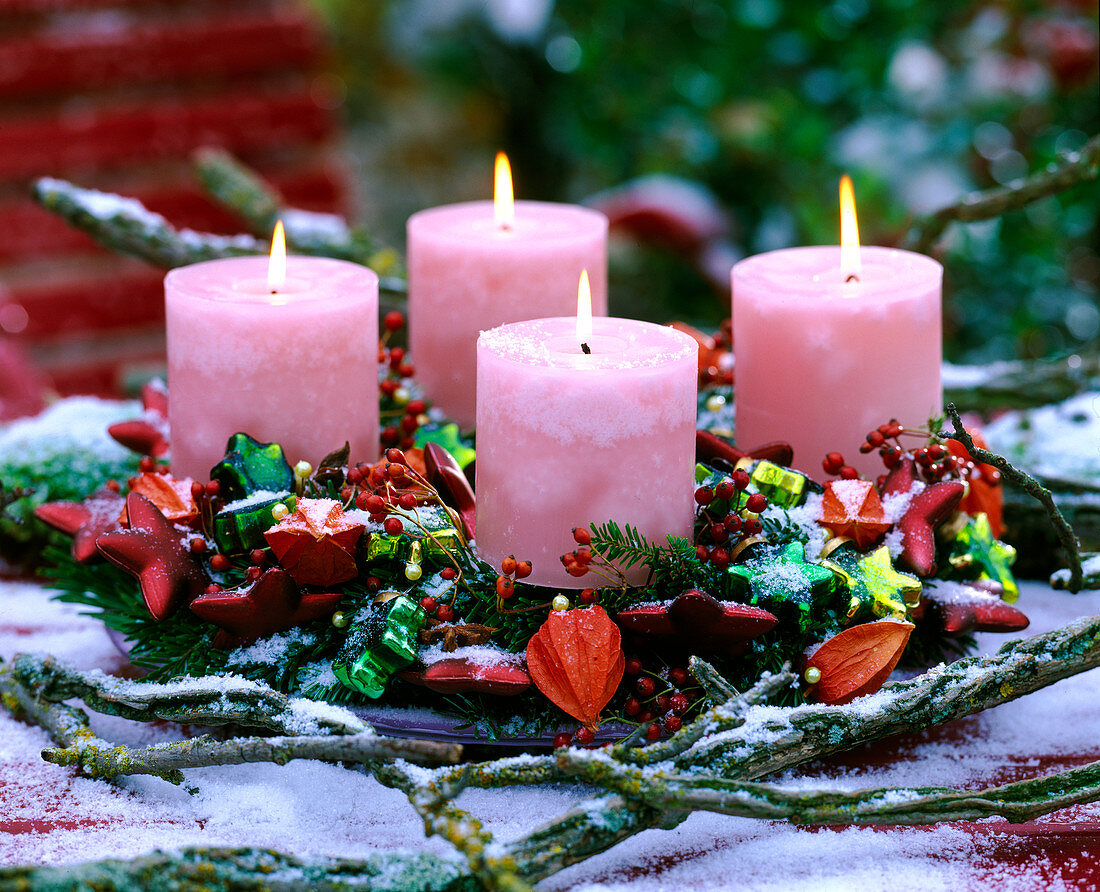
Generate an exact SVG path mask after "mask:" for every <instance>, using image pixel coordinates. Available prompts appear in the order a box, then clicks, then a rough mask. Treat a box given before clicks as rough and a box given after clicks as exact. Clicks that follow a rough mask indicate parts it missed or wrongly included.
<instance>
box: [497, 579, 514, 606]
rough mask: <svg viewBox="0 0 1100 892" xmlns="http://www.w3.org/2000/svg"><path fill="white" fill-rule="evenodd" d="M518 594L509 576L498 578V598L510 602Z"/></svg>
mask: <svg viewBox="0 0 1100 892" xmlns="http://www.w3.org/2000/svg"><path fill="white" fill-rule="evenodd" d="M515 593H516V584H515V583H514V582H513V581H512V580H511V579H509V578H508V577H507V576H498V577H497V597H498V598H500V599H502V600H505V601H506V600H508V599H509V598H510V597H512V595H514V594H515Z"/></svg>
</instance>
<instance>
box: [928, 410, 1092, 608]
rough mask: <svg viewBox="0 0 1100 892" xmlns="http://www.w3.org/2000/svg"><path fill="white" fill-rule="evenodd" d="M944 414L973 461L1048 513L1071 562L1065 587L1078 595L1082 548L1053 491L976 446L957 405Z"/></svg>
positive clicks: (999, 456) (953, 434)
mask: <svg viewBox="0 0 1100 892" xmlns="http://www.w3.org/2000/svg"><path fill="white" fill-rule="evenodd" d="M944 411H945V412H946V413H947V417H948V418H950V419H951V426H952V427H953V428H954V429H955V430H954V433H952V434H951V437H953V438H954V439H956V440H958V441H959V442H960V443H962V444H963V446H965V447H966V451H967V452H969V453H970V456H971V458H973V459H974V461H976V462H979V463H981V464H986V465H993V467H995V468H996V469H997V470H998V471H1000V472H1001V474H1002V475H1004V476H1005V477H1006V478H1008V479H1009V480H1011V481H1012V482H1013V483H1016V484H1018V485H1019V486H1020V487H1022V488H1023V489H1024V490H1025V491H1026V492H1027V493H1028V495H1030V496H1033V497H1034V498H1035V499H1037V500H1038V501H1039V502H1040V503H1041V504H1042V506H1043V507H1044V508H1045V509H1046V512H1047V514H1048V515H1049V517H1050V522H1051V523H1052V524H1053V525H1054V529H1055V532H1057V534H1058V540H1059V541H1060V542H1061V543H1062V547H1063V548H1064V549H1065V552H1066V560H1067V561H1068V562H1069V579H1068V580H1067V581H1066V586H1065V587H1066V588H1067V589H1068V590H1069V591H1071V592H1074V593H1076V592H1079V591H1080V590H1081V579H1082V571H1081V548H1080V545H1078V543H1077V537H1076V536H1075V535H1074V533H1073V528H1072V527H1071V526H1070V525H1069V524H1068V523H1066V519H1065V518H1064V517H1063V516H1062V512H1061V511H1059V510H1058V506H1057V505H1056V504H1055V503H1054V496H1053V495H1051V492H1050V490H1049V489H1047V488H1046V487H1045V486H1043V484H1041V483H1040V482H1039V481H1038V480H1036V479H1035V478H1034V477H1032V476H1031V475H1030V474H1028V473H1026V472H1025V471H1021V470H1020V469H1019V468H1017V467H1015V466H1014V465H1013V464H1012V463H1011V462H1009V460H1008V459H1006V458H1005V457H1004V456H1002V455H997V454H996V453H995V452H990V451H989V450H988V449H982V448H980V447H978V446H975V445H974V440H973V438H972V437H971V436H970V434H969V433H968V432H967V430H966V428H965V427H963V423H962V419H961V418H960V417H959V411H958V409H956V408H955V404H954V403H948V404H947V405H946V406H945V407H944Z"/></svg>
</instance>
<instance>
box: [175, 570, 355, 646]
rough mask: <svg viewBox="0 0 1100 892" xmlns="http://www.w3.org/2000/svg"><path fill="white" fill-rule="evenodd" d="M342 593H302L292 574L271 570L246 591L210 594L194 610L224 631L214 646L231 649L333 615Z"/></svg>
mask: <svg viewBox="0 0 1100 892" xmlns="http://www.w3.org/2000/svg"><path fill="white" fill-rule="evenodd" d="M343 597H344V596H343V594H341V593H340V592H318V593H311V594H302V592H301V590H300V589H299V588H298V586H297V585H296V584H295V582H294V580H293V579H292V578H291V576H290V574H289V573H287V572H286V571H285V570H279V569H277V568H272V569H270V570H267V571H265V572H264V574H263V575H262V576H261V577H260V578H259V579H257V580H256V581H255V582H254V583H253V584H252V585H250V586H249V587H248V588H247V589H243V590H242V589H225V590H224V591H220V592H208V593H205V594H203V595H200V596H199V597H198V598H196V599H195V600H194V601H192V602H191V611H192V612H193V613H194V614H196V615H197V616H199V617H201V618H202V619H204V620H206V621H207V622H211V623H213V624H214V625H216V626H218V627H220V628H221V630H222V631H221V632H219V633H218V635H217V637H216V638H215V639H214V646H215V647H219V648H221V649H223V650H230V649H232V648H235V647H240V646H242V645H245V644H251V643H252V642H253V641H256V640H257V639H259V638H266V637H268V636H269V635H274V634H275V633H276V632H285V631H286V630H287V629H293V628H295V627H297V626H300V625H303V624H304V623H308V622H310V621H311V620H315V619H318V618H320V617H322V616H325V615H326V614H330V613H332V612H333V611H334V610H335V609H336V606H337V605H338V604H339V603H340V599H341V598H343Z"/></svg>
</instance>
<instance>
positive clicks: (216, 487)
mask: <svg viewBox="0 0 1100 892" xmlns="http://www.w3.org/2000/svg"><path fill="white" fill-rule="evenodd" d="M205 488H206V494H207V495H208V496H209V497H210V498H214V497H215V496H217V495H219V494H220V493H221V491H222V485H221V484H220V483H218V481H217V480H211V481H210V482H209V483H207V484H206V487H205Z"/></svg>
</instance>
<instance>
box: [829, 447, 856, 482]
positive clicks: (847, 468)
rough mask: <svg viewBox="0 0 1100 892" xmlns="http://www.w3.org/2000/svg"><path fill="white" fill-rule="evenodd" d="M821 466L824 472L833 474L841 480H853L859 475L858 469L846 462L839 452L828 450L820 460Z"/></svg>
mask: <svg viewBox="0 0 1100 892" xmlns="http://www.w3.org/2000/svg"><path fill="white" fill-rule="evenodd" d="M821 467H822V468H824V470H825V473H826V474H833V475H834V476H837V477H840V479H841V480H855V479H856V478H857V477H859V471H857V470H856V469H855V468H853V467H852V466H851V465H849V464H846V463H845V461H844V456H843V455H841V454H840V453H839V452H830V453H829V454H828V455H826V456H825V458H824V460H823V461H822V462H821Z"/></svg>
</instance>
